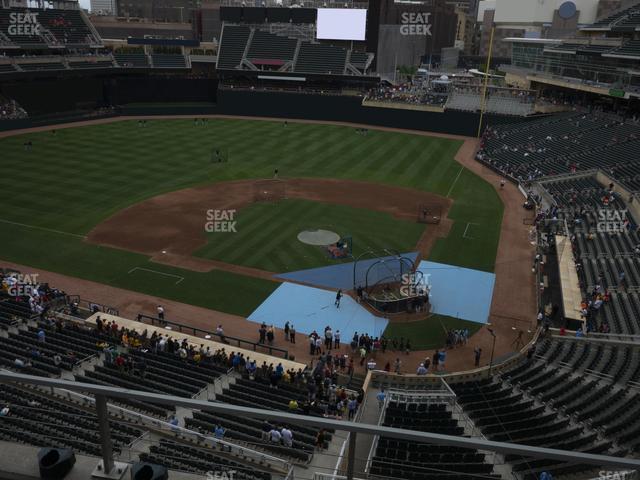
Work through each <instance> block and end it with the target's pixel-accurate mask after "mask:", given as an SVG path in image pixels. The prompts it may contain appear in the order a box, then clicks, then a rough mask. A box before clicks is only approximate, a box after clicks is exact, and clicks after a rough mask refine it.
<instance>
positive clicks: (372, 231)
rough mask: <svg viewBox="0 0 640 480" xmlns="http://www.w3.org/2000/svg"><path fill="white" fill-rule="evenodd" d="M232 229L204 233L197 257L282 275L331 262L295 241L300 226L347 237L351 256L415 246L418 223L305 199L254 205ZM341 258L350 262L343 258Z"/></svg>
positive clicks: (421, 228)
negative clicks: (206, 242) (233, 230)
mask: <svg viewBox="0 0 640 480" xmlns="http://www.w3.org/2000/svg"><path fill="white" fill-rule="evenodd" d="M235 218H236V220H237V224H236V230H237V232H217V233H211V234H209V238H208V244H207V245H206V246H204V247H203V248H201V249H200V250H198V251H197V252H196V255H197V256H200V257H204V258H210V259H214V260H222V261H225V262H230V263H235V264H238V265H246V266H248V267H255V268H260V269H262V270H268V271H270V272H276V273H282V272H291V271H294V270H302V269H306V268H313V267H321V266H325V265H335V264H336V263H337V261H336V260H333V259H331V258H330V257H329V255H328V254H327V251H326V249H325V248H322V247H318V246H313V245H308V244H305V243H302V242H301V241H300V240H298V234H299V233H300V232H302V231H304V230H317V229H323V230H329V231H332V232H335V233H337V234H338V235H339V236H340V237H346V236H350V237H351V238H352V243H353V256H356V257H357V256H358V255H360V254H361V253H363V252H365V251H367V250H368V249H372V250H373V251H382V250H383V249H385V248H387V249H390V250H391V251H393V250H395V251H398V252H402V253H408V252H412V251H414V250H415V246H416V243H417V242H418V239H419V238H420V235H421V234H422V232H423V231H424V227H425V226H424V225H423V224H418V223H416V222H409V221H406V220H399V219H397V218H394V217H392V216H391V215H389V214H387V213H382V212H375V211H372V210H366V209H363V208H352V207H348V206H344V205H331V204H328V203H318V202H313V201H310V200H291V199H289V200H281V201H279V202H278V203H254V204H253V205H249V206H248V207H246V208H243V209H242V210H240V211H239V212H238V213H237V215H236V217H235ZM345 261H352V260H351V259H347V260H345Z"/></svg>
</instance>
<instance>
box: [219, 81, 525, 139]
mask: <svg viewBox="0 0 640 480" xmlns="http://www.w3.org/2000/svg"><path fill="white" fill-rule="evenodd" d="M217 103H218V109H219V112H220V113H223V114H227V115H241V116H259V117H276V118H277V117H280V118H296V119H307V120H324V121H339V122H351V123H359V124H368V125H372V126H379V127H391V128H403V129H410V130H423V131H428V132H437V133H451V134H456V135H464V136H476V135H477V132H478V121H479V120H480V114H478V113H475V112H460V111H451V110H449V111H446V112H444V113H439V112H426V111H415V110H404V109H402V110H400V109H390V108H377V107H364V106H362V98H360V97H351V96H339V95H305V94H295V93H280V92H271V91H270V92H255V91H241V90H229V89H221V90H218V102H217ZM527 120H528V119H527V118H524V117H507V116H501V115H489V114H487V115H485V116H484V125H485V126H486V125H497V124H504V123H519V122H523V121H527Z"/></svg>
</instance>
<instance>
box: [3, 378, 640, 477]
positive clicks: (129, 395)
mask: <svg viewBox="0 0 640 480" xmlns="http://www.w3.org/2000/svg"><path fill="white" fill-rule="evenodd" d="M7 382H8V383H20V384H26V385H39V386H41V387H45V388H52V389H54V388H58V389H64V390H72V391H80V392H85V393H89V394H92V395H94V400H95V406H96V413H97V416H98V424H99V427H100V428H99V430H100V441H101V446H102V462H103V465H104V467H103V470H104V471H105V472H107V473H111V471H112V470H114V462H113V445H112V440H111V433H110V427H109V421H108V420H109V417H108V408H107V398H113V399H118V398H126V399H129V400H139V401H143V402H150V403H157V404H162V405H171V406H173V407H176V406H179V407H185V408H190V409H194V410H202V411H211V412H214V413H217V414H229V415H240V416H247V417H251V418H257V419H267V418H268V419H271V420H272V421H277V422H284V423H287V424H289V423H290V424H303V425H306V426H311V427H316V428H324V429H331V430H339V431H347V432H352V433H353V436H352V437H351V441H350V447H355V441H356V439H355V435H356V434H358V433H360V434H364V435H383V436H385V437H390V438H391V439H398V440H403V441H407V442H421V443H435V444H439V445H445V446H453V447H462V448H471V449H475V450H490V451H495V452H498V453H501V454H512V455H526V456H527V457H532V458H542V459H546V460H558V461H561V462H571V463H578V464H589V465H595V466H597V467H600V468H602V467H603V466H604V467H605V468H606V467H609V466H611V467H618V468H622V469H629V470H637V469H639V468H640V460H638V459H634V458H626V457H614V456H607V455H596V454H592V453H585V452H574V451H568V450H556V449H550V448H544V447H538V446H534V445H522V444H515V443H505V442H496V441H491V440H485V439H480V438H466V437H461V436H457V435H446V434H438V433H432V432H421V431H415V430H405V429H400V428H392V427H386V426H377V425H367V424H363V423H356V422H343V421H339V420H334V419H330V418H323V417H310V416H304V415H298V414H294V413H289V412H281V411H274V410H264V409H258V408H252V407H242V406H238V405H231V404H224V403H213V402H208V401H202V400H194V399H190V398H183V397H176V396H171V395H164V394H157V393H152V392H143V391H139V390H130V389H125V388H118V387H113V386H104V385H93V384H88V383H81V382H73V381H69V380H61V379H52V378H48V377H36V376H32V375H24V374H20V373H13V372H7V371H0V383H7ZM153 421H155V422H157V421H158V420H157V419H153ZM171 427H174V426H173V425H171ZM236 447H237V446H236ZM245 450H246V449H245ZM349 453H350V454H349V457H348V461H347V472H348V473H347V477H348V478H350V479H352V478H353V464H354V461H355V458H354V456H353V454H354V453H355V450H353V449H352V450H350V452H349Z"/></svg>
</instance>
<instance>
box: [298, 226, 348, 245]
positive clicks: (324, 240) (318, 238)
mask: <svg viewBox="0 0 640 480" xmlns="http://www.w3.org/2000/svg"><path fill="white" fill-rule="evenodd" d="M298 240H300V241H301V242H302V243H307V244H309V245H319V246H322V247H324V246H325V245H331V244H333V243H337V242H338V240H340V235H338V234H337V233H335V232H331V231H329V230H305V231H304V232H300V233H299V234H298Z"/></svg>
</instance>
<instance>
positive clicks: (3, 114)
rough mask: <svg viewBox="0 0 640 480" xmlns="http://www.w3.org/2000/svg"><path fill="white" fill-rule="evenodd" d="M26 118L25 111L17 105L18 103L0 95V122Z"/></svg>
mask: <svg viewBox="0 0 640 480" xmlns="http://www.w3.org/2000/svg"><path fill="white" fill-rule="evenodd" d="M28 116H29V115H28V114H27V112H26V110H25V109H24V108H22V107H21V106H20V105H18V102H16V101H15V100H9V99H8V98H5V97H3V96H2V95H0V120H17V119H20V118H27V117H28Z"/></svg>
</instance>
